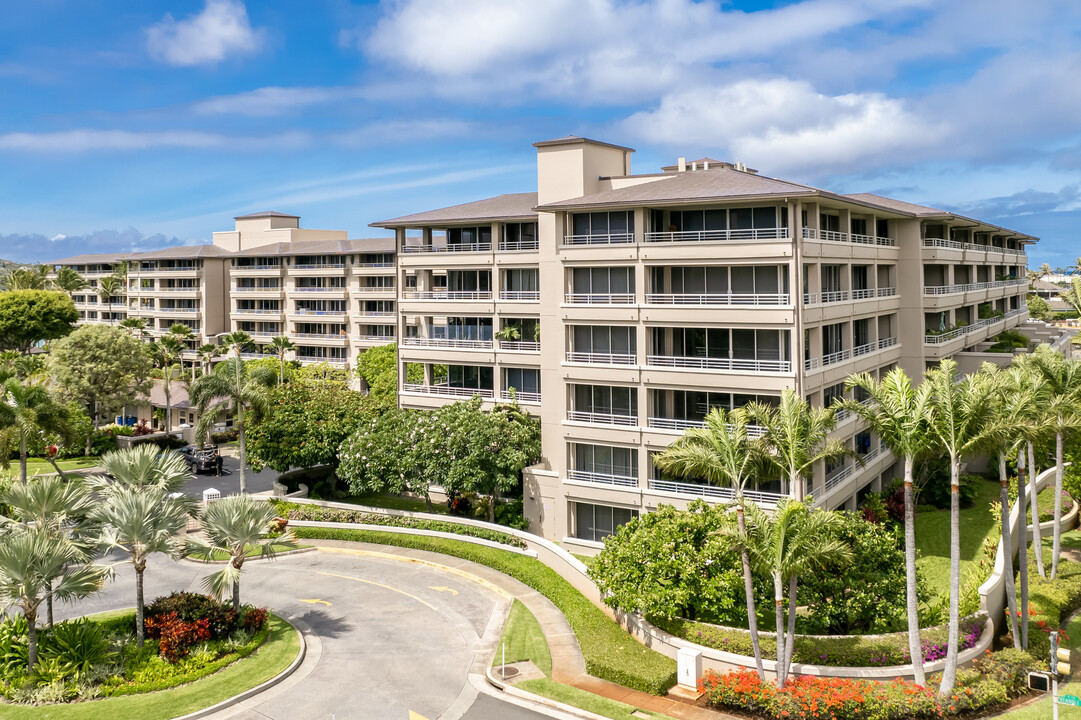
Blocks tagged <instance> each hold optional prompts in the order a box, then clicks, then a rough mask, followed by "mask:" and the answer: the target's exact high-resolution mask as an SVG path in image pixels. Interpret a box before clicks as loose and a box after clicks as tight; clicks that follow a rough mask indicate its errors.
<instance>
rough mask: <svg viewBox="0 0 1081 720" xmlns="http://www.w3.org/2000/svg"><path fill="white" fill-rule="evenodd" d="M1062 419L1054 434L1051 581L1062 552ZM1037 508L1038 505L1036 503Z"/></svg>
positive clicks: (1056, 570) (1055, 573) (1056, 573)
mask: <svg viewBox="0 0 1081 720" xmlns="http://www.w3.org/2000/svg"><path fill="white" fill-rule="evenodd" d="M1061 427H1062V418H1059V428H1060V429H1059V431H1058V432H1057V433H1055V525H1054V527H1052V528H1051V533H1052V535H1051V538H1052V539H1051V579H1052V580H1054V579H1055V576H1056V575H1058V554H1059V552H1061V550H1062V528H1061V527H1059V523H1061V522H1062V468H1063V467H1064V466H1063V464H1062V430H1061ZM1036 505H1037V508H1038V507H1039V503H1038V502H1037V503H1036Z"/></svg>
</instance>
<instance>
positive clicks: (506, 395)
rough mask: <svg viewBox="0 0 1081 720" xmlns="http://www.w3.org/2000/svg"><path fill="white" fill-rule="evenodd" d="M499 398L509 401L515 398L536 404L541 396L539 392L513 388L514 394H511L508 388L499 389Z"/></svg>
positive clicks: (522, 401)
mask: <svg viewBox="0 0 1081 720" xmlns="http://www.w3.org/2000/svg"><path fill="white" fill-rule="evenodd" d="M499 399H500V400H505V401H506V402H511V401H512V400H514V399H516V400H517V401H518V402H521V403H532V404H537V403H539V402H540V401H541V396H540V393H539V392H524V391H519V390H515V391H514V395H511V392H510V390H501V391H500V393H499Z"/></svg>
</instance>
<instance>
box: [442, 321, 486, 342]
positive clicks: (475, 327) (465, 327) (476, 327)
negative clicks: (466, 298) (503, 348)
mask: <svg viewBox="0 0 1081 720" xmlns="http://www.w3.org/2000/svg"><path fill="white" fill-rule="evenodd" d="M437 328H438V326H433V328H432V330H433V335H434V336H435V337H440V336H441V335H440V333H439V332H438V330H437ZM443 336H444V337H446V338H447V339H448V340H491V339H492V319H491V318H478V317H448V318H447V326H446V329H445V335H443Z"/></svg>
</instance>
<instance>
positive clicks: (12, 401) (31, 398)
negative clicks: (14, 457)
mask: <svg viewBox="0 0 1081 720" xmlns="http://www.w3.org/2000/svg"><path fill="white" fill-rule="evenodd" d="M0 392H2V394H3V396H2V398H0V448H2V449H3V451H0V465H2V466H3V467H4V468H7V467H8V465H9V462H10V461H9V457H10V452H9V451H8V449H9V448H11V447H12V446H13V445H16V444H17V445H18V447H19V479H20V480H22V483H23V485H25V484H26V458H27V449H26V447H27V442H28V441H29V440H30V438H32V437H34V436H36V435H37V434H38V433H41V432H50V433H66V432H67V431H68V422H67V421H68V412H67V408H65V407H64V406H63V405H60V404H58V403H57V402H56V401H55V400H53V397H52V395H50V394H49V391H48V390H46V389H45V388H44V387H42V386H41V385H37V384H32V383H23V382H22V381H20V380H19V379H18V378H8V379H7V380H5V381H4V383H3V385H2V386H0Z"/></svg>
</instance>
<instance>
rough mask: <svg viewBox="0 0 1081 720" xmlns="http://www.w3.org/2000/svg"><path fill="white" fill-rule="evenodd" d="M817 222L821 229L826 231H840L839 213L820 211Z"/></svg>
mask: <svg viewBox="0 0 1081 720" xmlns="http://www.w3.org/2000/svg"><path fill="white" fill-rule="evenodd" d="M818 222H819V225H820V226H821V229H822V230H825V231H826V232H840V231H841V216H840V215H827V214H826V213H820V214H819V216H818Z"/></svg>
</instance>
